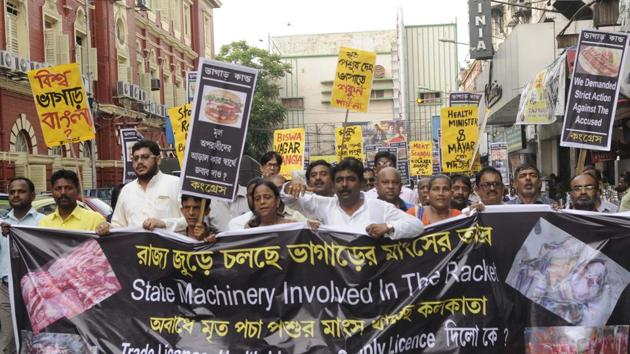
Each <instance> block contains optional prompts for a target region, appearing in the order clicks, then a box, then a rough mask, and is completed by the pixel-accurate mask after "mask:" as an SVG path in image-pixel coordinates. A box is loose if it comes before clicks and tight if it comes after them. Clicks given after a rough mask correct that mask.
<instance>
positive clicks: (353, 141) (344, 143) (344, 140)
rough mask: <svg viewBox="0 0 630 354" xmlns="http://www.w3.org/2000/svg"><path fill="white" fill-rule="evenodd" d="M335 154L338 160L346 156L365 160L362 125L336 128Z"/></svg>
mask: <svg viewBox="0 0 630 354" xmlns="http://www.w3.org/2000/svg"><path fill="white" fill-rule="evenodd" d="M335 155H337V162H339V161H341V160H343V159H345V158H346V157H354V158H356V159H358V160H359V161H363V135H362V134H361V126H358V125H353V126H351V127H346V128H337V129H335Z"/></svg>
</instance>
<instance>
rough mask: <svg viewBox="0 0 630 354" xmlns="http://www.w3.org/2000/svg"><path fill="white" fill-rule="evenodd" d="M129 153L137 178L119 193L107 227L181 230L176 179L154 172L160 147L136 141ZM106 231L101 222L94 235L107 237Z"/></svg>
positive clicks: (182, 219) (145, 141) (156, 170)
mask: <svg viewBox="0 0 630 354" xmlns="http://www.w3.org/2000/svg"><path fill="white" fill-rule="evenodd" d="M131 153H132V157H131V160H132V162H133V170H134V171H135V173H136V176H137V177H138V178H137V179H135V180H133V181H132V182H130V183H127V184H126V185H125V186H124V187H123V189H122V191H121V192H120V197H118V203H117V204H116V209H114V215H113V216H112V222H111V227H127V226H142V227H143V228H145V229H146V230H153V229H155V228H166V229H169V230H171V231H181V230H182V229H183V228H185V227H186V224H185V219H184V218H183V216H182V214H181V211H180V202H179V200H180V198H179V190H178V186H179V178H177V177H175V176H171V175H166V174H163V173H162V172H161V171H160V170H159V169H158V166H159V165H160V147H159V146H158V144H156V143H155V142H154V141H151V140H146V139H145V140H140V141H138V142H137V143H135V144H134V145H133V146H132V147H131ZM109 230H110V224H108V223H103V224H101V225H99V227H98V228H97V230H96V232H97V233H98V234H99V235H101V236H102V235H107V234H109Z"/></svg>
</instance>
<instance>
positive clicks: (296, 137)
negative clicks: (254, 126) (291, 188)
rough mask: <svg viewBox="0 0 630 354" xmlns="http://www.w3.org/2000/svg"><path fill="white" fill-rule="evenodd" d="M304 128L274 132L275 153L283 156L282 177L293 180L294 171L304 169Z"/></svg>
mask: <svg viewBox="0 0 630 354" xmlns="http://www.w3.org/2000/svg"><path fill="white" fill-rule="evenodd" d="M305 145H306V138H305V133H304V128H293V129H281V130H275V131H274V132H273V151H275V152H277V153H279V154H280V155H281V156H282V166H281V167H280V175H281V176H282V177H284V178H286V179H291V173H292V172H293V171H302V170H303V169H304V146H305Z"/></svg>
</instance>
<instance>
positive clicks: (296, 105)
mask: <svg viewBox="0 0 630 354" xmlns="http://www.w3.org/2000/svg"><path fill="white" fill-rule="evenodd" d="M282 105H283V106H284V107H285V108H286V109H288V110H289V111H298V110H304V98H302V97H287V98H283V99H282Z"/></svg>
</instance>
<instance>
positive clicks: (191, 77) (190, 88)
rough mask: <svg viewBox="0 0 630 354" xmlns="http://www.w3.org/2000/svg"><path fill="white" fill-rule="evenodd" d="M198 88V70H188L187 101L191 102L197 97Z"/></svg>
mask: <svg viewBox="0 0 630 354" xmlns="http://www.w3.org/2000/svg"><path fill="white" fill-rule="evenodd" d="M196 88H197V72H196V71H187V72H186V102H188V103H191V102H192V101H193V99H194V98H195V90H196Z"/></svg>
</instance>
